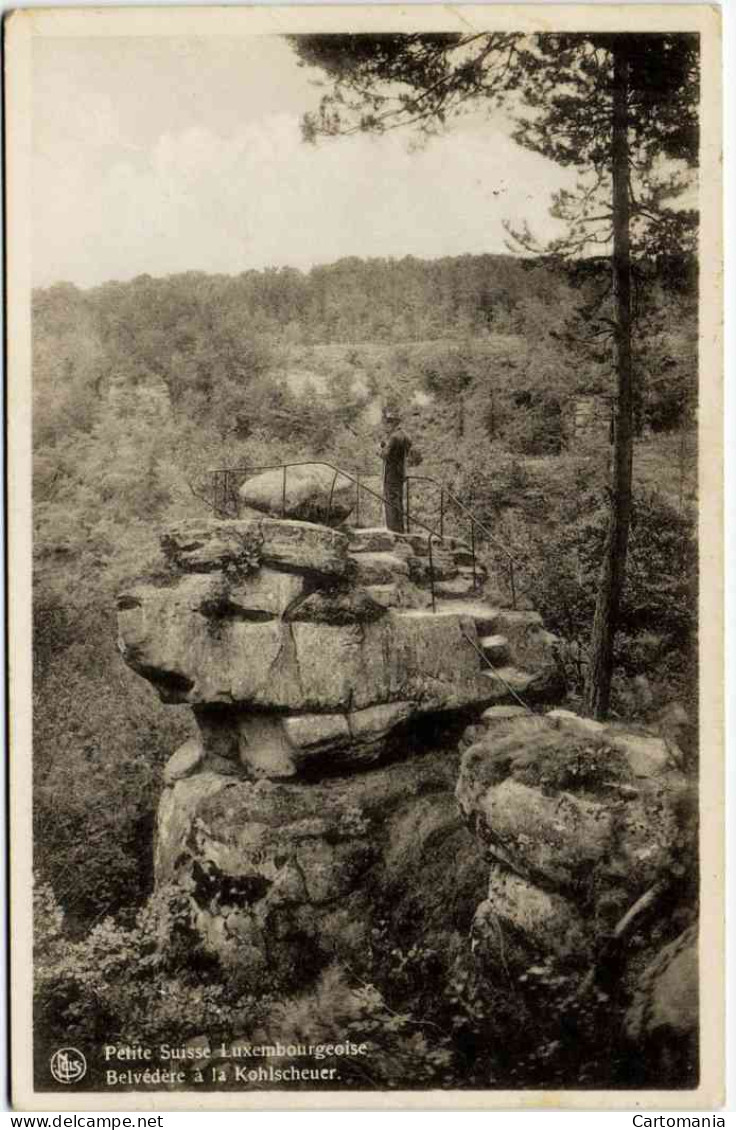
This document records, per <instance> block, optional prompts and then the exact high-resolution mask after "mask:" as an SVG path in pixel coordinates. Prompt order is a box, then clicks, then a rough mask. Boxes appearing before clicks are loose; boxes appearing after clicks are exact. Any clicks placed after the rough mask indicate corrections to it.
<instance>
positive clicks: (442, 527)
mask: <svg viewBox="0 0 736 1130" xmlns="http://www.w3.org/2000/svg"><path fill="white" fill-rule="evenodd" d="M440 537H441V538H442V539H443V540H444V537H445V488H444V486H441V487H440Z"/></svg>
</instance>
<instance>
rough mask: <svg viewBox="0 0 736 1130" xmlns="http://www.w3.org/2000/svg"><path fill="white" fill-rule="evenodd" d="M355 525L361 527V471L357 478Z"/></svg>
mask: <svg viewBox="0 0 736 1130" xmlns="http://www.w3.org/2000/svg"><path fill="white" fill-rule="evenodd" d="M355 525H356V527H358V528H359V527H360V471H358V473H357V474H356V476H355Z"/></svg>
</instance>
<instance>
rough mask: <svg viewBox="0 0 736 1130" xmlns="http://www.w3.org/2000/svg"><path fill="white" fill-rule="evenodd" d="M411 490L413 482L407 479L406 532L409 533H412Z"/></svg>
mask: <svg viewBox="0 0 736 1130" xmlns="http://www.w3.org/2000/svg"><path fill="white" fill-rule="evenodd" d="M410 490H411V483H410V482H409V480H408V479H407V480H406V532H407V534H410V533H411V501H410V499H411V495H410V493H409V491H410Z"/></svg>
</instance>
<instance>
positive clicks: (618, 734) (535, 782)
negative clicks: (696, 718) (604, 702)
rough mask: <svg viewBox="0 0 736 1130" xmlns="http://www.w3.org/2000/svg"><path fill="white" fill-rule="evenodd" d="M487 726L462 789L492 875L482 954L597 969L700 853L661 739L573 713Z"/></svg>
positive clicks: (466, 759)
mask: <svg viewBox="0 0 736 1130" xmlns="http://www.w3.org/2000/svg"><path fill="white" fill-rule="evenodd" d="M484 721H485V723H486V727H487V729H486V732H485V734H484V735H483V736H482V737H481V738H480V740H476V741H475V742H474V743H473V744H472V745H471V746H470V747H469V748H468V749H467V750H466V752H465V754H464V756H463V762H462V767H461V772H460V777H459V781H458V786H457V796H458V802H459V805H460V808H461V810H462V812H463V814H464V816H465V818H466V819H467V821H468V823H469V826H470V827H472V829H473V831H474V833H475V835H476V836H477V837H478V839H479V840H480V842H481V843H482V845H483V849H484V851H485V852H486V854H487V857H488V860H489V863H490V873H489V884H488V896H487V900H486V902H484V903H483V904H482V905H481V907H479V910H478V913H477V915H476V923H475V934H476V944H477V945H478V946H479V947H481V948H483V949H484V950H485V952H486V954H487V958H488V960H489V961H491V962H498V961H499V960H500V959H501V954H503V960H504V961H505V962H506V963H507V964H508V965H510V966H512V967H514V966H515V967H516V969H517V971H519V970H521V969H523V968H526V967H528V966H529V965H530V964H532V963H533V962H535V961H539V960H543V959H544V958H546V957H548V956H550V955H552V956H555V957H565V956H570V955H574V956H575V958H576V959H577V960H582V961H583V962H585V961H591V960H593V958H594V956H595V954H596V952H597V950H598V948H599V945H600V942H601V939H602V938H604V937H606V936H607V935H608V934H610V933H611V932H612V931H613V930H614V928H615V927H616V924H617V923H618V922H619V921H620V920H621V919H622V917H624V916H625V915H626V913H627V911H628V910H629V909H630V908H631V907H632V906H634V904H636V902H637V900H639V899H640V898H641V897H642V896H643V895H645V894H646V892H648V891H651V890H653V889H659V888H662V887H664V886H666V885H667V884H668V883H670V882H671V881H672V878H673V875H674V874H675V871H674V870H673V868H676V867H677V866H678V863H679V860H680V858H681V856H684V857H685V858H687V857H688V855H692V854H693V853H694V850H695V839H696V834H697V828H696V819H695V816H696V807H695V802H694V797H693V794H692V790H691V788H690V785H689V783H688V781H687V780H686V779H685V778H684V776H683V775H682V774H681V773H680V771H679V769H678V768H677V767H676V766H674V765H673V764H672V763H671V762H670V760H669V758H668V753H667V748H666V746H665V743H664V742H663V741H662V740H661V739H658V738H656V737H654V736H650V735H645V734H637V733H634V732H631V731H629V730H626V729H624V728H621V727H615V726H611V727H606V726H603V725H601V724H599V723H596V722H593V721H592V720H590V719H580V718H577V717H576V716H575V715H574V714H571V713H570V712H568V711H552V712H551V713H549V714H547V715H546V716H526V717H525V716H523V715H518V714H517V715H512V716H509V713H508V710H507V709H504V710H503V711H496V710H494V709H492V710H490V711H487V712H486V714H485V715H484ZM471 736H475V735H471Z"/></svg>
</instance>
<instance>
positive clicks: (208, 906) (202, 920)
mask: <svg viewBox="0 0 736 1130" xmlns="http://www.w3.org/2000/svg"><path fill="white" fill-rule="evenodd" d="M252 483H253V480H249V484H248V485H249V486H252ZM264 489H265V488H264ZM264 497H265V496H264ZM249 502H251V503H253V498H252V497H250V496H249ZM333 502H334V497H333ZM161 546H162V559H161V563H160V567H159V568H158V569H157V571H156V572H155V573H154V574H151V575H149V576H147V577H145V578H141V579H140V580H139V581H138V582H136V583H134V584H132V585H130V586H129V587H127V588H126V589H125V591H123V592H121V593H120V594H119V596H118V602H117V605H118V627H119V647H120V650H121V653H122V656H123V658H124V659H125V661H126V662H127V663H128V664H129V666H130V667H132V668H133V670H135V671H136V672H138V673H139V674H140V675H141V676H142V677H143V678H145V679H147V680H148V681H149V682H150V683H151V684H152V686H153V687H155V689H156V690H157V692H158V694H159V695H160V697H161V699H162V700H163V701H164V702H168V703H186V704H188V705H189V706H191V707H192V711H193V714H194V718H195V720H196V727H197V733H196V736H194V737H192V738H190V739H189V740H188V741H187V742H186V743H185V744H184V745H183V746H181V747H180V748H179V749H178V750H177V751H176V752H175V753H174V754H173V756H172V758H171V759H170V761H169V763H168V765H167V766H166V768H165V770H164V783H165V790H164V795H163V797H162V800H161V804H160V808H159V816H158V829H157V847H156V882H157V886H158V888H159V889H166V888H171V889H172V890H174V891H175V892H176V894H177V897H178V898H179V899H180V900H181V899H182V898H183V899H184V901H185V903H186V905H187V907H188V912H187V913H188V916H189V919H190V924H191V928H192V931H193V938H194V942H193V944H195V945H196V946H199V947H202V948H203V949H204V950H205V951H206V952H207V953H209V954H210V955H214V956H217V957H218V958H219V959H220V960H221V961H222V962H223V963H224V964H225V965H227V966H228V968H230V967H233V968H235V967H237V969H238V970H239V973H238V975H239V976H241V977H242V978H243V981H244V983H246V984H251V985H252V984H256V983H259V982H260V980H261V979H262V978H263V976H264V975H265V971H266V970H267V969H268V970H270V971H271V972H272V973H273V976H274V977H275V978H276V980H277V981H278V980H279V979H281V980H284V979H286V980H288V978H289V976H290V975H291V974H290V970H293V969H294V968H295V963H297V964H298V961H299V960H302V959H303V960H304V961H307V956H305V955H308V954H311V955H312V957H310V958H309V960H312V959H313V960H314V961H315V962H316V963H317V965H319V963H320V962H324V961H325V960H328V958H329V954H330V953H331V952H334V951H335V950H336V948H337V949H339V948H340V946H342V945H343V943H342V941H340V933H341V931H343V932H344V933H345V934H346V936H347V937H349V938H354V939H358V940H359V941H360V944H361V945H364V944H365V936H366V934H365V932H366V930H368V929H369V923H370V920H371V917H372V915H373V914H374V913H375V906H376V903H377V902H381V901H382V900H383V899H384V898H387V899H390V898H393V899H394V901H395V902H396V905H397V906H398V905H402V904H403V898H404V896H403V894H402V892H401V885H402V883H403V884H404V886H406V887H407V890H409V891H412V890H416V888H417V885H419V886H421V885H422V883H423V882H424V875H425V873H426V875H427V876H429V875H432V876H434V878H433V879H432V884H433V885H432V889H431V891H430V890H428V891H427V892H425V895H424V896H423V900H424V901H426V902H427V905H432V906H435V907H436V908H437V912H438V914H440V915H441V911H442V905H441V904H442V900H440V901H437V897H436V895H437V891H446V894H445V896H444V899H445V903H446V901H447V899H448V898H452V897H453V895H452V890H453V883H454V882H455V881H456V880H457V875H458V873H459V872H460V871H462V870H463V868H465V869H468V868H469V869H470V871H471V872H472V873H473V874H474V875H475V876H476V877H477V876H478V875H479V874H480V870H479V868H481V867H483V864H482V861H481V860H480V858H479V857H478V855H477V853H476V852H475V850H474V848H473V843H472V839H471V837H470V834H469V833H468V832H467V831H466V830H465V829H464V828H463V826H462V824H461V822H460V821H459V817H458V814H457V808H456V805H455V802H454V798H453V786H454V782H455V779H456V776H457V767H456V764H455V763H454V760H452V759H449V758H448V757H447V753H446V751H445V754H444V757H445V762H444V764H443V765H442V766H441V773H440V776H441V782H442V785H441V790H439V791H438V789H437V786H436V784H435V783H433V782H435V780H436V777H437V772H438V765H437V757H433V758H429V759H428V758H427V757H426V756H422V754H423V753H424V749H423V747H422V745H421V743H418V742H417V738H416V735H417V732H418V729H419V728H420V727H421V725H422V723H423V720H425V719H426V720H428V724H431V726H432V728H433V730H436V729H437V727H441V725H442V719H443V716H444V717H446V718H450V719H453V718H454V719H456V723H455V724H456V725H457V726H458V727H459V728H460V729H461V728H462V725H464V724H465V721H467V719H464V717H463V715H464V713H465V714H466V713H467V712H468V711H473V712H474V713H475V714H476V715H478V714H480V713H481V712H482V711H483V710H484V709H485V708H487V707H490V706H492V705H493V704H494V703H506V702H509V701H512V702H516V701H518V696H519V694H520V693H526V694H527V695H528V697H529V699H530V700H531V701H533V700H534V696H535V694H537V693H542V694H548V693H552V692H550V670H557V668H556V666H555V662H554V657H555V645H556V641H555V638H554V637H553V636H550V635H549V633H545V632H544V629H543V626H542V624H541V621H540V618H539V617H538V615H537V614H536V613H533V612H516V611H513V610H508V609H503V608H497V607H492V606H490V605H488V604H487V603H486V602H485V601H484V600H483V583H484V581H485V579H486V570H485V568H484V566H483V565H482V563H481V562H479V561H477V560H475V559H474V555H473V554H472V553H471V551H470V549H469V547H468V546H467V545H465V544H464V543H462V542H460V541H458V540H457V539H454V538H451V537H448V538H445V539H438V538H434V539H431V540H430V538H428V536H427V535H425V534H417V533H409V534H397V533H393V532H391V531H388V530H384V529H373V528H367V529H355V530H350V529H344V530H336V529H330V528H328V527H326V526H322V525H315V524H312V523H309V522H304V521H298V520H295V519H289V518H287V519H281V518H273V517H263V518H254V517H252V516H250V517H247V518H240V519H213V520H204V521H202V520H194V521H190V522H185V523H181V524H179V525H177V526H174V527H172V528H170V529H168V530H166V531H165V532H164V533H163V535H162V538H161ZM443 585H449V586H454V587H451V590H450V592H449V596H448V595H447V593H443V591H442V586H443ZM459 594H464V595H465V597H466V599H462V598H461V597H460V596H459ZM519 657H521V658H519ZM540 688H546V689H543V690H540ZM409 723H411V725H409ZM455 741H456V738H454V739H453V741H452V743H451V747H452V748H454V746H455ZM425 748H426V747H425ZM415 761H416V764H415V763H414V762H415ZM346 774H350V776H349V777H348V776H346ZM435 792H438V795H437V797H435V795H434V794H435ZM395 821H398V823H397V824H396V823H395ZM423 829H426V835H427V837H428V838H430V839H431V837H435V838H436V839H437V842H438V843H439V841H440V840H441V839H443V837H445V836H447V837H449V838H450V839H453V837H454V838H455V839H456V838H457V836H461V838H462V839H463V842H464V845H465V850H466V852H469V860H470V862H467V861H465V862H463V863H460V862H458V861H457V860H456V861H455V868H454V872H455V873H454V877H453V867H452V866H451V865H450V857H449V856H448V857H447V858H446V859H445V860H444V864H443V867H444V870H443V871H442V875H441V876H439V875H438V873H437V867H438V866H439V864H436V863H435V862H433V863H432V864H431V866H430V865H429V864H428V862H427V860H426V859H425V858H423V857H422V868H423V870H422V875H421V876H417V877H415V878H413V879H412V880H411V881H410V882H409V883H408V885H407V876H406V872H405V870H404V872H403V873H402V874H401V875H400V877H399V878H398V879H397V875H396V869H397V867H398V868H399V870H400V871H401V868H406V867H408V866H409V865H410V863H409V861H410V860H412V859H414V858H415V856H416V855H417V852H419V856H421V855H422V852H423V851H424V849H423V848H422V847H421V846H420V847H416V848H415V847H413V846H411V845H409V844H406V843H405V841H406V839H407V837H408V839H409V840H411V838H412V836H415V835H416V837H418V841H419V845H421V844H422V843H423V838H422V837H423V836H424V831H423ZM399 845H404V846H399ZM399 860H403V863H402V864H401V866H399ZM428 881H429V880H428ZM396 883H398V893H397V887H396V885H395V884H396ZM435 888H436V889H435ZM389 891H391V892H392V893H391V895H389V893H388V892H389ZM478 896H479V891H478V890H476V889H475V888H474V890H473V898H472V900H470V901H469V902H468V904H467V909H468V913H469V914H470V912H471V911H472V910H474V908H475V905H477V901H478ZM423 900H420V902H421V901H423ZM422 913H423V912H422ZM409 918H410V919H412V921H413V925H412V927H411V928H412V929H417V928H418V925H417V923H418V922H419V921H420V919H421V913H420V915H419V919H417V915H416V911H415V910H413V911H412V912H411V914H410V915H409ZM414 920H415V921H414ZM467 925H469V919H468V922H467V923H466V926H467ZM348 948H349V947H348ZM350 960H351V962H353V963H354V962H355V961H356V960H357V958H356V954H355V953H352V952H351V957H350Z"/></svg>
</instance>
